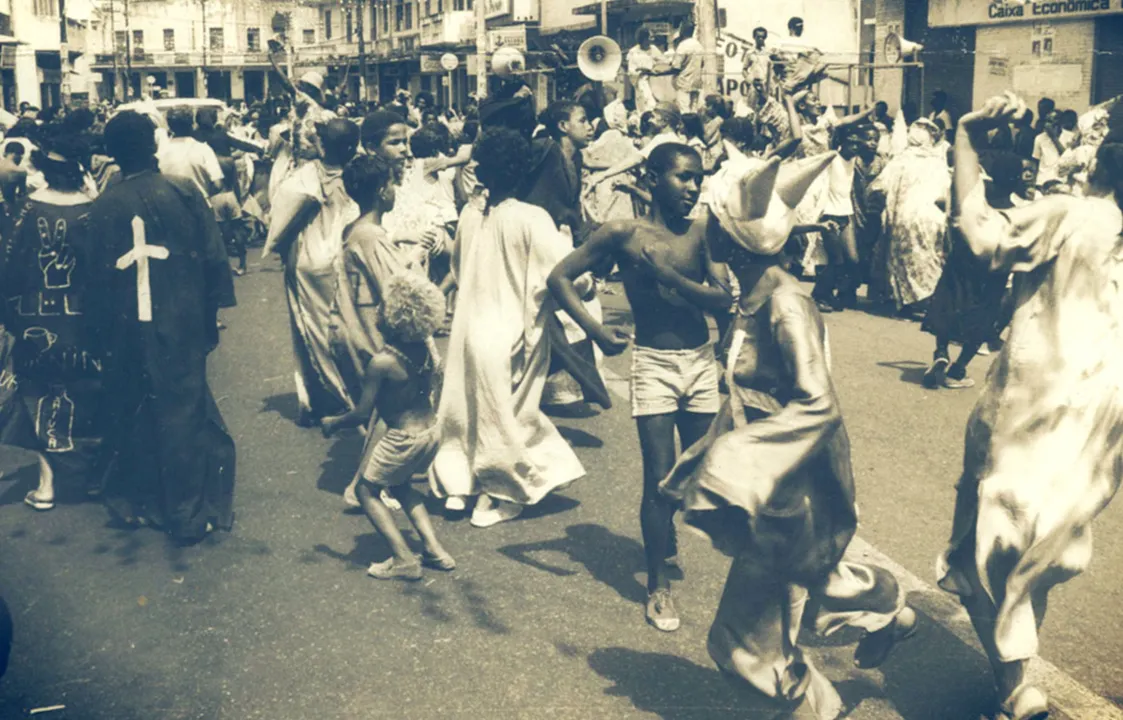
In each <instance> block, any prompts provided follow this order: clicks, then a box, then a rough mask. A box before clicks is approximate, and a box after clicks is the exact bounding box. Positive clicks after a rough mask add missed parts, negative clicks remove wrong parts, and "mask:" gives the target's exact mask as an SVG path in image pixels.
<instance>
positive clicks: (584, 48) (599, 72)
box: [577, 35, 624, 82]
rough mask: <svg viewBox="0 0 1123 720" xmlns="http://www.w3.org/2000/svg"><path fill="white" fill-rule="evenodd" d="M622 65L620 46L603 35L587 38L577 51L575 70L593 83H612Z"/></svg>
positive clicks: (622, 58)
mask: <svg viewBox="0 0 1123 720" xmlns="http://www.w3.org/2000/svg"><path fill="white" fill-rule="evenodd" d="M623 63H624V54H623V52H621V50H620V46H619V45H618V44H617V43H616V41H615V40H613V39H612V38H610V37H605V36H604V35H597V36H596V37H591V38H589V39H588V40H586V41H585V42H583V43H581V47H580V48H578V49H577V68H578V69H579V70H580V71H581V74H582V75H584V76H585V77H587V78H589V79H590V80H592V81H593V82H612V81H613V80H615V79H616V73H618V72H620V66H621V65H622V64H623Z"/></svg>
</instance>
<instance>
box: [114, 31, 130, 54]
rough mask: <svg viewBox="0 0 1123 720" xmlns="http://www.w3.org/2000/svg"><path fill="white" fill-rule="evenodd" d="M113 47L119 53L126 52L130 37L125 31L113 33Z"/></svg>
mask: <svg viewBox="0 0 1123 720" xmlns="http://www.w3.org/2000/svg"><path fill="white" fill-rule="evenodd" d="M113 45H114V46H115V47H116V49H117V52H119V53H122V52H125V49H126V48H127V47H128V45H129V35H128V33H126V32H125V31H124V30H118V31H117V32H115V33H113Z"/></svg>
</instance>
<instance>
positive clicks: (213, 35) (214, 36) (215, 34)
mask: <svg viewBox="0 0 1123 720" xmlns="http://www.w3.org/2000/svg"><path fill="white" fill-rule="evenodd" d="M209 35H210V39H211V42H210V48H211V50H219V51H222V50H225V49H226V33H225V32H224V31H223V29H222V28H211V29H210V31H209Z"/></svg>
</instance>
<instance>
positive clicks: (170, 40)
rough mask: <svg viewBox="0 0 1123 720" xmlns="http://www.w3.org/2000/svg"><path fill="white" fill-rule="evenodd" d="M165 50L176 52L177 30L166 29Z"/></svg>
mask: <svg viewBox="0 0 1123 720" xmlns="http://www.w3.org/2000/svg"><path fill="white" fill-rule="evenodd" d="M164 49H165V50H169V51H174V50H175V30H173V29H172V28H164Z"/></svg>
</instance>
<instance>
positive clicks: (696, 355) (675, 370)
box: [549, 143, 733, 632]
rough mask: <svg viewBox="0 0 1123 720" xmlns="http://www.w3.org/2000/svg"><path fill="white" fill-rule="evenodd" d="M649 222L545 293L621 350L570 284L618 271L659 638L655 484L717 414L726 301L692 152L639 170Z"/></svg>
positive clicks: (668, 152) (666, 514)
mask: <svg viewBox="0 0 1123 720" xmlns="http://www.w3.org/2000/svg"><path fill="white" fill-rule="evenodd" d="M647 172H648V173H649V175H650V176H651V180H652V181H653V185H654V189H653V191H652V199H653V202H652V213H651V217H650V218H648V219H645V220H638V221H636V220H627V221H617V222H610V223H607V224H605V225H603V226H601V228H600V229H598V230H597V231H596V232H595V233H593V234H592V235H591V236H590V237H589V239H588V241H587V242H586V243H585V244H584V245H582V246H581V247H580V248H578V249H577V250H576V251H574V252H573V253H572V254H571V255H569V256H568V257H567V258H566V259H565V260H563V261H562V262H561V263H560V264H559V265H558V267H557V268H555V270H554V271H553V273H552V274H551V275H550V279H549V287H550V290H551V292H552V293H553V294H554V296H555V297H556V298H557V301H558V303H559V305H560V306H561V308H562V309H563V310H565V311H566V312H568V313H569V314H570V315H571V316H572V317H573V319H574V320H575V321H576V322H577V323H578V324H579V325H581V327H582V328H583V329H584V330H585V332H586V333H587V334H588V336H589V337H590V338H592V339H593V340H594V341H595V342H596V343H597V344H598V345H599V346H600V347H601V349H602V350H603V351H604V352H605V354H606V355H619V354H620V353H622V352H623V351H624V350H625V349H626V348H627V346H628V338H627V336H626V335H624V333H622V332H621V331H620V330H611V331H610V330H608V329H606V328H605V327H604V326H603V325H602V324H601V323H599V322H597V321H596V320H595V319H594V318H593V317H592V316H591V315H590V314H589V313H588V311H587V310H586V309H585V306H584V303H582V302H581V298H580V296H579V294H578V292H577V290H576V288H575V287H574V280H575V279H576V278H578V277H580V276H581V275H583V274H585V273H586V272H589V271H592V270H593V269H594V268H599V267H605V266H611V265H612V264H613V263H615V264H616V265H618V266H619V268H620V277H621V279H622V280H623V283H624V289H625V292H626V293H627V296H628V302H629V303H630V304H631V307H632V314H633V316H634V318H635V346H636V347H635V349H634V351H633V357H632V374H631V395H632V416H633V417H634V418H635V420H636V425H637V428H638V430H639V439H640V448H641V451H642V453H643V504H642V506H641V508H640V525H641V528H642V532H643V544H644V553H645V555H646V558H647V591H648V600H647V621H648V622H649V623H651V624H652V625H654V626H655V627H656V628H658V629H659V630H662V631H665V632H671V631H674V630H677V629H678V627H679V617H678V612H677V611H676V609H675V606H674V603H673V601H672V599H671V592H670V580H669V578H668V576H667V570H668V565H669V563H668V561H667V558H669V557H672V556H673V555H675V549H674V548H673V547H672V546H673V540H672V537H673V519H674V506H673V505H672V504H671V503H670V502H669V501H668V500H666V499H665V498H663V497H662V496H661V495H660V494H659V489H658V486H659V482H660V481H661V480H662V479H663V478H664V477H666V475H667V473H668V472H670V470H671V468H672V467H673V466H674V463H675V458H676V451H675V429H676V428H677V429H678V432H679V437H680V439H681V441H682V446H683V447H684V448H686V447H689V446H691V445H693V444H694V443H695V442H696V441H697V440H699V439H700V438H701V437H702V436H703V435H704V434H705V433H706V431H707V430H708V429H709V426H710V423H711V421H712V420H713V418H714V415H715V414H716V413H717V411H718V409H719V405H720V398H719V395H718V368H717V363H716V360H715V357H714V349H713V345H712V344H711V342H710V330H709V327H708V325H707V323H706V314H707V313H712V314H715V315H719V316H727V315H728V311H729V307H730V306H731V304H732V302H733V297H732V295H731V293H730V292H729V290H727V289H726V288H725V286H724V285H722V283H721V281H720V280H719V278H723V277H726V274H725V273H724V272H723V270H722V268H721V267H720V266H718V265H717V264H715V263H714V262H713V260H712V259H711V258H710V254H709V250H708V245H707V243H706V231H707V228H708V227H709V225H710V218H709V215H708V214H707V215H705V216H704V217H703V218H700V219H698V220H691V219H690V218H689V217H688V216H689V215H690V213H691V210H693V208H694V205H695V203H697V201H698V196H699V192H700V188H701V183H702V158H701V157H700V156H699V155H698V153H697V152H696V151H695V150H693V149H692V148H690V147H687V146H686V145H683V144H680V143H665V144H662V145H660V146H659V147H657V148H655V149H654V150H653V151H652V153H651V155H650V157H649V158H648V160H647Z"/></svg>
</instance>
